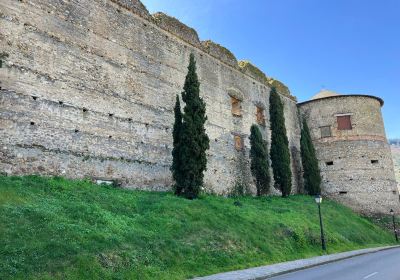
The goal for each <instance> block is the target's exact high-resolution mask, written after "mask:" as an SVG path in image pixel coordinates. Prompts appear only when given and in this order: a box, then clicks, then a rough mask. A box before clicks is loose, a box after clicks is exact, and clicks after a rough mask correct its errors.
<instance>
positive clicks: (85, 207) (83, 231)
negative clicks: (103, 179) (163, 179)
mask: <svg viewBox="0 0 400 280" xmlns="http://www.w3.org/2000/svg"><path fill="white" fill-rule="evenodd" d="M235 201H240V203H239V204H241V205H239V206H236V205H237V204H238V203H235ZM235 204H236V205H235ZM322 207H323V215H324V221H325V225H326V233H327V239H328V250H329V253H333V252H339V251H345V250H352V249H357V248H363V247H371V246H380V245H387V244H391V243H392V242H393V241H394V238H393V236H392V234H391V233H390V232H388V231H385V230H383V229H381V228H379V227H378V226H376V225H374V224H372V223H371V222H369V221H368V220H366V219H364V218H362V217H360V216H358V215H356V214H354V213H353V212H352V211H351V210H349V209H348V208H345V207H343V206H341V205H338V204H336V203H334V202H332V201H326V200H325V201H324V202H323V206H322ZM319 254H321V250H320V237H319V224H318V214H317V207H316V205H315V202H314V201H313V198H311V197H307V196H292V197H290V198H287V199H282V198H280V197H267V198H252V197H243V198H238V199H233V198H223V197H215V196H203V197H202V198H201V199H197V200H193V201H189V200H185V199H182V198H178V197H174V196H173V195H172V194H170V193H152V192H142V191H127V190H122V189H114V188H112V187H105V186H96V185H93V184H91V183H89V182H84V181H70V180H65V179H62V178H52V179H46V178H40V177H34V176H28V177H0V279H185V278H190V277H193V276H198V275H207V274H212V273H217V272H221V271H228V270H234V269H241V268H246V267H252V266H259V265H265V264H271V263H276V262H281V261H287V260H293V259H298V258H305V257H310V256H315V255H319Z"/></svg>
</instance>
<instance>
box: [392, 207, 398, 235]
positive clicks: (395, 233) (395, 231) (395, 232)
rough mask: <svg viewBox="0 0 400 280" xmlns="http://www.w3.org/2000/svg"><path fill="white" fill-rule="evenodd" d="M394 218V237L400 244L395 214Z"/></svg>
mask: <svg viewBox="0 0 400 280" xmlns="http://www.w3.org/2000/svg"><path fill="white" fill-rule="evenodd" d="M392 218H393V231H394V237H395V238H396V242H399V237H398V236H397V230H396V221H395V219H394V213H393V215H392Z"/></svg>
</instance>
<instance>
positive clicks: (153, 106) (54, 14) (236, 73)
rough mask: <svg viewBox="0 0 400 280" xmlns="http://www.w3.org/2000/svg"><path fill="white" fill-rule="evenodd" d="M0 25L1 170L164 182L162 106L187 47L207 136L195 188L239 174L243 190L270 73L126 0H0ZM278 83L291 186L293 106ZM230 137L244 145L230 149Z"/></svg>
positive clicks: (169, 114)
mask: <svg viewBox="0 0 400 280" xmlns="http://www.w3.org/2000/svg"><path fill="white" fill-rule="evenodd" d="M0 26H1V28H0V50H1V51H0V52H5V53H7V54H8V55H9V56H8V57H7V58H6V59H5V60H4V63H3V68H1V69H0V81H1V87H2V90H1V97H0V98H1V99H0V101H1V102H0V131H1V137H0V147H1V150H0V157H1V160H0V171H1V172H5V173H7V174H32V173H35V174H43V175H63V176H66V177H70V178H85V177H87V178H101V179H106V180H118V181H119V182H120V183H122V185H123V186H125V187H130V188H146V189H156V190H161V189H167V188H169V187H170V186H171V184H172V180H171V174H170V171H169V166H170V164H171V160H172V158H171V149H172V133H171V129H172V124H173V106H174V101H175V96H176V94H178V93H180V92H181V91H182V87H183V82H184V78H185V75H186V71H187V65H188V60H189V54H190V53H194V54H195V57H196V60H197V67H198V75H199V78H200V82H201V95H202V97H203V98H204V100H205V102H206V105H207V115H208V121H207V123H206V130H207V133H208V135H209V137H210V141H211V144H210V145H211V148H210V150H209V151H208V170H207V172H206V174H205V187H206V188H207V189H209V190H210V191H213V192H216V193H220V194H224V193H227V192H229V191H230V189H231V188H232V187H233V185H234V184H235V183H237V182H242V183H245V184H248V185H250V186H251V187H252V188H253V191H254V186H253V183H252V179H251V176H250V170H249V158H248V153H249V140H248V135H249V131H250V126H251V125H252V124H253V123H255V122H256V105H262V106H263V107H264V108H265V109H266V111H265V116H266V119H267V122H266V126H265V127H262V130H263V134H264V137H265V138H266V139H267V140H268V141H269V139H270V131H269V123H268V118H269V113H268V107H269V103H268V102H269V92H270V86H271V84H272V82H273V83H278V82H279V81H276V80H273V79H270V78H267V77H266V76H265V74H263V73H262V72H261V73H262V75H263V77H261V78H260V73H259V72H258V69H257V68H256V67H255V66H252V65H250V64H245V65H244V64H242V65H241V66H239V65H238V64H237V63H236V58H235V57H234V55H233V54H231V53H230V52H229V51H228V50H227V49H225V48H224V47H222V46H220V45H218V44H216V43H213V42H210V41H207V42H203V43H201V42H200V41H199V39H198V36H197V33H196V31H195V30H193V29H191V28H190V27H187V26H185V25H183V24H182V23H180V22H179V21H178V20H176V19H174V18H171V17H168V16H167V15H165V14H161V13H158V14H155V15H154V16H152V15H150V14H149V13H148V11H147V10H146V8H145V7H144V6H143V5H142V4H141V3H140V1H137V0H135V1H130V0H90V1H89V0H72V1H68V2H67V1H50V0H34V1H16V0H3V1H1V2H0ZM279 85H281V87H280V88H278V90H280V93H281V97H282V100H283V102H284V104H285V114H286V127H287V130H288V138H289V142H290V149H291V151H292V168H293V174H294V175H295V176H293V184H294V187H293V189H294V192H296V191H297V190H298V182H299V175H300V173H299V170H300V168H299V167H300V163H299V162H300V160H299V137H300V129H299V122H298V116H297V107H296V101H295V98H294V97H293V96H291V95H290V93H289V92H288V90H287V88H286V87H285V86H284V85H283V84H281V83H280V82H279ZM232 90H233V91H235V92H237V93H238V94H239V95H241V96H242V99H243V101H242V111H243V114H242V117H234V116H232V113H231V100H230V98H231V97H230V95H229V91H232ZM234 135H240V136H242V138H243V141H244V147H245V148H244V150H242V151H236V150H235V147H234ZM269 142H270V141H269ZM275 193H276V192H275Z"/></svg>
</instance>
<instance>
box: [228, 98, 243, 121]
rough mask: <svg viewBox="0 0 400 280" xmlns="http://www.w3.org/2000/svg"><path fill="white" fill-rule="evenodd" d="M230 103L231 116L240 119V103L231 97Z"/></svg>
mask: <svg viewBox="0 0 400 280" xmlns="http://www.w3.org/2000/svg"><path fill="white" fill-rule="evenodd" d="M231 103H232V115H234V116H236V117H241V116H242V102H241V101H240V100H239V99H237V98H235V97H231Z"/></svg>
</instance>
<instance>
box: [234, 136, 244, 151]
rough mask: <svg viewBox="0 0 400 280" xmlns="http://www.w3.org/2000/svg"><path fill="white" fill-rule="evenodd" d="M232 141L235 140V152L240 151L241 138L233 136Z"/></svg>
mask: <svg viewBox="0 0 400 280" xmlns="http://www.w3.org/2000/svg"><path fill="white" fill-rule="evenodd" d="M234 139H235V149H236V150H237V151H241V150H242V149H243V141H242V137H240V136H239V135H235V136H234Z"/></svg>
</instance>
